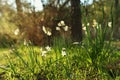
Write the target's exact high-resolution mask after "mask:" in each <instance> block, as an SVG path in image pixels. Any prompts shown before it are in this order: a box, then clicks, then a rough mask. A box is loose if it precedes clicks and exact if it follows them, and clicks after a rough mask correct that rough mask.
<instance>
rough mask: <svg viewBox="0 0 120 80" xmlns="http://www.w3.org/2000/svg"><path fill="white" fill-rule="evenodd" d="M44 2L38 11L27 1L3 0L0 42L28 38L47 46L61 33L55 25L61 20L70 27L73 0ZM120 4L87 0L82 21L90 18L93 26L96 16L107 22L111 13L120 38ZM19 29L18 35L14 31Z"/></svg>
mask: <svg viewBox="0 0 120 80" xmlns="http://www.w3.org/2000/svg"><path fill="white" fill-rule="evenodd" d="M117 1H118V2H117ZM41 2H42V5H43V10H41V11H36V10H35V7H34V6H33V5H31V4H30V3H29V2H27V1H26V0H15V1H14V3H11V4H10V3H9V1H8V0H0V44H2V42H3V41H6V43H9V42H11V41H12V43H18V44H19V43H21V42H24V40H26V41H31V42H32V43H33V44H34V45H44V44H46V42H47V41H48V39H52V38H53V37H54V36H60V35H59V34H57V32H56V30H55V28H56V27H57V26H58V25H57V24H58V23H59V22H60V21H61V20H63V21H64V22H65V24H67V25H68V26H69V27H71V23H70V21H71V15H70V13H71V5H70V0H64V1H63V0H46V1H45V0H41ZM116 2H117V3H116ZM13 4H15V5H16V8H15V7H13ZM119 7H120V3H119V0H93V3H91V4H88V3H87V0H84V3H81V11H82V14H81V15H82V24H84V23H86V17H87V22H89V23H90V25H91V26H92V22H93V20H94V19H95V20H97V21H98V23H101V24H103V25H104V23H105V22H111V21H110V20H111V12H112V13H113V17H114V25H115V27H114V39H115V40H117V39H120V27H119V25H120V23H119V21H120V8H119ZM103 19H104V20H103ZM43 26H45V27H47V28H50V30H51V31H52V36H51V37H50V38H48V36H47V35H45V33H44V32H43V30H42V27H43ZM17 29H18V31H17V32H18V34H16V33H15V31H16V30H17ZM2 45H3V44H2Z"/></svg>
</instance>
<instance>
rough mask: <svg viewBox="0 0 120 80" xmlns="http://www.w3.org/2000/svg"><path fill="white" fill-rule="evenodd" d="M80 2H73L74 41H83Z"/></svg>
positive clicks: (78, 0) (75, 0)
mask: <svg viewBox="0 0 120 80" xmlns="http://www.w3.org/2000/svg"><path fill="white" fill-rule="evenodd" d="M81 17H82V16H81V5H80V0H71V26H72V39H73V41H77V42H81V41H82V22H81V20H82V19H81Z"/></svg>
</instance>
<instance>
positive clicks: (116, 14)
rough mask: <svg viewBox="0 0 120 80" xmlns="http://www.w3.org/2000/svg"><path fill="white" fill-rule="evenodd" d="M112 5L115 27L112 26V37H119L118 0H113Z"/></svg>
mask: <svg viewBox="0 0 120 80" xmlns="http://www.w3.org/2000/svg"><path fill="white" fill-rule="evenodd" d="M114 7H115V19H114V21H115V27H114V35H113V36H114V38H115V39H120V32H119V29H120V27H119V25H120V23H119V21H120V19H119V18H120V12H119V0H115V4H114Z"/></svg>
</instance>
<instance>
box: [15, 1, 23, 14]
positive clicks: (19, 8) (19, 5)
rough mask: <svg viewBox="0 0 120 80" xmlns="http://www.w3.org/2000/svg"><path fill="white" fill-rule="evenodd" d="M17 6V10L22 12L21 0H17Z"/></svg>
mask: <svg viewBox="0 0 120 80" xmlns="http://www.w3.org/2000/svg"><path fill="white" fill-rule="evenodd" d="M15 3H16V6H17V12H22V4H21V1H20V0H15Z"/></svg>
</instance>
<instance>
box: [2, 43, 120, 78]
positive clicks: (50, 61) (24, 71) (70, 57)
mask: <svg viewBox="0 0 120 80" xmlns="http://www.w3.org/2000/svg"><path fill="white" fill-rule="evenodd" d="M61 50H62V49H61V48H60V49H54V48H52V50H51V51H50V52H48V53H47V55H46V57H42V56H41V51H40V48H39V47H34V46H19V47H15V50H14V51H13V53H10V54H9V49H1V50H0V53H1V55H3V57H2V60H4V61H5V63H7V64H6V65H7V66H8V68H7V71H6V70H4V69H3V70H2V69H0V70H1V72H3V71H5V72H6V75H5V77H4V79H3V80H5V79H9V80H11V79H15V80H17V79H22V80H39V79H40V80H46V79H50V80H52V79H53V80H56V79H57V80H61V79H62V80H67V79H68V80H69V79H70V80H81V79H85V80H86V79H100V80H106V79H112V78H111V77H110V75H109V73H108V72H107V69H106V66H107V65H109V64H110V61H108V60H103V62H105V64H104V63H101V65H103V66H101V65H98V67H99V68H96V67H95V65H94V64H92V62H91V59H92V58H90V57H89V56H87V51H86V49H85V47H84V46H81V45H80V46H71V47H69V48H66V52H67V55H66V56H64V57H63V56H62V55H61ZM114 52H115V53H116V54H119V53H120V52H119V51H117V52H116V51H114ZM5 54H8V55H7V56H4V55H5ZM6 57H7V59H6ZM110 59H111V60H112V61H113V62H111V63H114V61H116V60H117V59H119V56H118V55H116V56H115V55H113V56H112V57H110ZM2 60H1V61H2ZM8 74H9V75H8ZM115 79H116V80H119V76H117V77H116V78H115Z"/></svg>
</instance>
